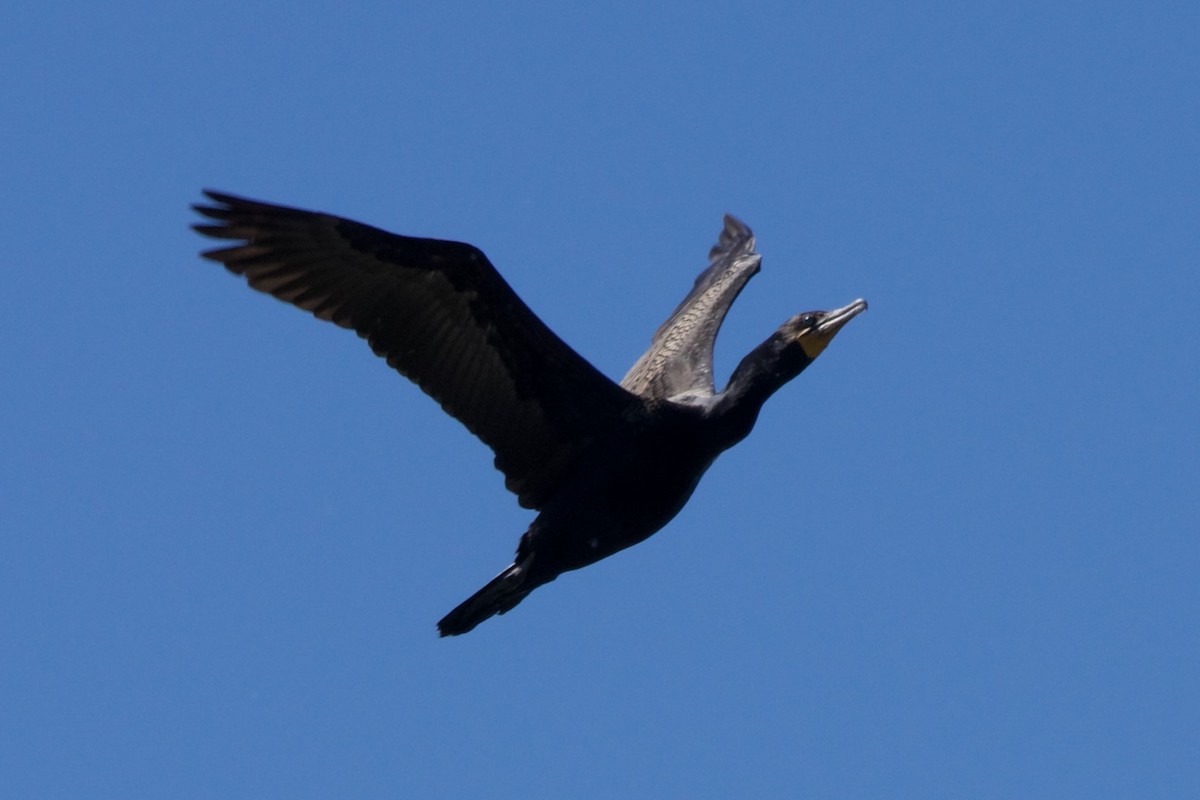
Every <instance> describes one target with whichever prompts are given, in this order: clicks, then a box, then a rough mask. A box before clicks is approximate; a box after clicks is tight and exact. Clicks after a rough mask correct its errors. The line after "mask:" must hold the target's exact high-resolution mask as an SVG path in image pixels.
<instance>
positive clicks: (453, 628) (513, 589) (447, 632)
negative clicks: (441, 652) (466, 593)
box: [437, 563, 538, 636]
mask: <svg viewBox="0 0 1200 800" xmlns="http://www.w3.org/2000/svg"><path fill="white" fill-rule="evenodd" d="M527 574H528V573H527V572H526V569H525V566H523V565H520V564H516V563H514V564H512V565H511V566H509V567H508V569H506V570H504V571H503V572H501V573H500V574H499V575H497V576H496V577H494V578H492V579H491V580H490V581H488V583H487V585H486V586H484V587H483V588H482V589H480V590H479V591H478V592H476V593H475V594H473V595H471V596H470V597H468V598H467V599H466V600H464V601H463V602H462V603H460V604H459V605H458V607H457V608H455V609H454V610H453V611H451V612H450V613H449V614H447V615H446V616H444V617H442V619H441V621H440V622H439V623H438V625H437V626H438V633H440V634H441V635H442V636H458V635H460V634H464V633H466V632H467V631H470V630H471V629H473V628H474V627H475V626H476V625H478V624H479V623H481V622H483V621H484V620H485V619H488V618H490V617H492V616H494V615H496V614H503V613H504V612H506V611H509V610H510V609H512V608H513V607H514V606H516V604H517V603H519V602H521V601H522V600H524V599H525V596H526V595H527V594H529V593H530V592H532V591H533V590H534V589H536V588H537V586H538V585H537V584H533V585H526V580H525V578H526V577H527Z"/></svg>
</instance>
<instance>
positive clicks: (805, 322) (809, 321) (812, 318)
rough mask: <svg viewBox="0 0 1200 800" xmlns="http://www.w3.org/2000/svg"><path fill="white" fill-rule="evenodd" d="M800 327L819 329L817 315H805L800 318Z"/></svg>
mask: <svg viewBox="0 0 1200 800" xmlns="http://www.w3.org/2000/svg"><path fill="white" fill-rule="evenodd" d="M800 325H801V327H804V328H815V327H817V315H816V314H805V315H804V316H803V317H801V318H800Z"/></svg>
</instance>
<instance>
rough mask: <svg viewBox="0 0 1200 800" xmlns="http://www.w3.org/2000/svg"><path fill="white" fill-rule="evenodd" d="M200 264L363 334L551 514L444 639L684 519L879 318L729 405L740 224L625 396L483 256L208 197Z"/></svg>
mask: <svg viewBox="0 0 1200 800" xmlns="http://www.w3.org/2000/svg"><path fill="white" fill-rule="evenodd" d="M205 194H206V195H207V196H208V198H209V199H210V200H211V201H212V203H213V204H212V205H195V206H193V208H195V210H196V211H198V212H199V213H200V214H202V215H203V216H205V217H208V218H209V220H212V221H214V222H205V223H203V224H196V225H195V226H194V227H195V229H196V230H197V231H199V232H200V233H202V234H204V235H206V236H211V237H214V238H217V239H229V240H233V241H234V242H236V244H234V245H233V246H231V247H224V248H221V249H217V250H209V251H207V252H205V253H204V254H203V255H204V256H205V257H206V258H209V259H211V260H213V261H217V262H219V263H221V264H224V265H225V267H226V268H227V269H228V270H229V271H230V272H233V273H235V274H238V275H243V276H245V278H246V279H247V281H248V282H249V284H250V286H251V287H253V288H255V289H257V290H259V291H261V292H266V293H268V294H271V295H274V296H275V297H277V298H279V299H280V300H285V301H287V302H289V303H291V304H292V305H295V306H298V307H299V308H302V309H304V310H306V311H308V312H310V313H311V314H313V315H314V316H316V317H317V318H318V319H323V320H328V321H330V322H333V323H335V324H337V325H340V326H341V327H343V328H351V329H353V330H354V331H356V332H357V333H358V335H359V336H361V337H363V338H364V339H366V340H367V343H368V344H369V345H370V346H371V349H372V350H373V351H374V352H375V354H376V355H378V356H381V357H382V358H385V359H387V363H388V364H389V365H391V366H392V367H393V368H394V369H396V370H397V371H399V372H400V374H401V375H404V376H405V377H407V378H409V379H410V380H412V381H414V382H415V383H416V384H417V385H418V386H420V387H421V389H422V390H424V391H425V392H426V393H427V394H429V395H430V396H431V397H433V399H435V400H437V401H438V403H440V404H441V406H442V408H443V409H445V410H446V412H447V413H449V414H450V415H451V416H453V417H455V418H456V419H458V420H459V421H460V422H462V423H463V424H464V425H465V426H466V427H467V429H468V430H470V431H471V432H472V433H474V434H475V435H476V436H478V437H479V438H480V439H482V440H483V441H484V442H485V443H486V444H487V445H488V446H489V447H491V449H492V450H493V451H494V453H495V464H496V468H497V469H499V470H500V471H501V472H502V473H504V476H505V485H506V486H507V487H508V489H509V490H510V491H512V492H513V493H515V494H516V495H517V499H518V502H520V504H521V505H522V506H524V507H525V508H530V509H535V510H537V511H538V512H539V514H538V516H537V518H536V519H534V521H533V523H532V524H531V525H530V526H529V529H528V530H527V531H525V533H524V534H523V535H522V536H521V539H520V542H519V544H518V545H517V553H516V558H515V559H514V560H513V563H512V564H511V565H510V566H508V567H507V568H505V569H504V571H503V572H501V573H500V574H499V575H497V576H496V577H495V578H493V579H492V580H491V581H490V582H489V583H488V584H487V585H486V586H484V587H483V588H482V589H480V590H479V591H478V592H476V593H475V594H474V595H472V596H471V597H470V598H468V599H467V600H466V601H464V602H463V603H462V604H461V605H459V606H458V607H457V608H455V609H454V610H453V611H451V612H450V613H449V614H447V615H446V616H445V617H444V618H443V619H442V620H441V621H440V622H438V631H439V632H440V633H441V635H442V636H453V635H457V634H462V633H466V632H467V631H470V630H471V629H472V628H474V627H475V626H476V625H478V624H479V623H481V622H483V621H484V620H486V619H488V618H489V617H491V616H492V615H494V614H503V613H505V612H506V611H509V610H511V609H512V608H513V607H514V606H516V605H517V604H518V603H520V602H521V601H522V600H523V599H525V596H526V595H528V594H529V593H530V592H531V591H533V590H534V589H536V588H537V587H539V586H541V585H543V584H545V583H549V582H550V581H552V580H554V579H555V578H557V577H558V576H559V575H561V574H562V573H564V572H567V571H569V570H573V569H579V568H580V567H584V566H587V565H588V564H592V563H595V562H596V561H599V560H600V559H602V558H605V557H607V556H610V555H612V554H613V553H615V552H617V551H618V550H623V549H624V548H626V547H629V546H630V545H633V544H637V543H638V542H640V541H642V540H644V539H646V538H647V537H649V536H650V535H651V534H653V533H655V532H656V531H658V530H659V529H660V528H662V527H663V526H664V525H666V524H667V522H669V521H670V520H671V518H673V517H674V516H675V515H676V514H677V513H678V512H679V510H680V509H681V508H683V505H684V503H686V502H687V500H688V498H689V497H690V496H691V494H692V491H693V490H694V489H695V488H696V484H697V483H698V482H699V480H700V476H702V475H703V474H704V471H705V470H707V469H708V467H709V465H711V464H712V462H713V460H714V459H716V457H717V456H718V455H719V454H720V453H721V452H722V451H724V450H726V449H728V448H729V447H732V446H733V445H735V444H737V443H738V442H739V441H741V440H742V439H743V438H745V437H746V435H747V434H749V433H750V429H751V428H752V427H753V426H754V422H755V420H756V419H757V418H758V412H759V410H760V409H761V408H762V405H763V403H764V402H765V401H766V399H767V398H768V397H770V396H771V395H772V394H773V393H774V392H775V391H776V390H777V389H779V387H781V386H783V384H785V383H787V382H788V381H790V380H791V379H792V378H794V377H796V376H797V375H799V374H800V373H801V372H802V371H803V370H804V369H805V368H806V367H807V366H808V365H809V364H811V363H812V362H813V360H814V359H815V358H816V357H817V356H818V355H820V353H821V352H822V351H823V350H824V349H825V347H826V345H828V344H829V342H830V340H832V339H833V337H834V336H835V335H836V334H837V332H838V331H839V330H841V328H842V326H843V325H845V324H846V323H847V322H849V321H850V320H851V319H852V318H853V317H855V316H856V315H858V314H860V313H862V312H863V311H865V310H866V308H867V304H866V301H864V300H861V299H860V300H855V301H854V302H852V303H850V304H849V305H846V306H843V307H842V308H838V309H835V310H833V311H810V312H806V313H803V314H797V315H796V316H794V317H792V318H791V319H789V320H788V321H787V322H785V323H783V325H782V326H781V327H780V328H779V330H777V331H775V333H773V334H771V336H770V337H769V338H768V339H767V340H766V341H765V342H763V343H762V344H760V345H759V346H758V347H756V348H754V349H753V350H752V351H750V353H749V355H747V356H746V357H745V358H743V359H742V361H741V363H740V364H738V366H737V368H736V369H734V371H733V374H732V376H731V377H730V379H729V383H728V385H727V386H726V387H725V388H724V389H723V390H722V391H720V392H717V391H715V387H714V385H713V371H712V361H713V342H714V340H715V339H716V337H717V331H718V329H719V328H720V327H721V323H722V321H723V320H724V319H725V314H726V312H728V311H729V307H730V305H731V304H732V303H733V301H734V299H735V298H736V297H737V296H738V293H739V292H741V290H742V287H743V286H745V285H746V281H748V280H749V279H750V278H751V277H752V276H753V275H754V274H755V273H756V272H758V270H759V264H760V261H761V259H762V257H761V256H760V255H759V254H758V253H757V252H755V249H754V236H753V234H752V233H751V232H750V229H749V228H748V227H746V226H745V225H744V224H742V223H741V222H740V221H738V220H737V219H735V218H733V217H731V216H726V217H725V226H724V229H723V230H722V231H721V235H720V238H719V240H718V242H717V244H716V246H714V247H713V248H712V250H711V251H710V252H709V266H708V268H707V269H705V270H704V271H703V272H702V273H701V274H700V276H699V277H698V278H697V279H696V282H695V285H694V286H693V287H692V290H691V291H690V292H689V293H688V295H687V297H685V298H684V300H683V302H682V303H680V304H679V307H678V308H676V309H675V311H674V313H672V314H671V316H670V317H669V318H668V319H667V321H666V322H664V323H663V325H662V326H661V327H660V328H659V329H658V330H657V331H656V332H655V334H654V338H653V340H652V342H651V345H650V349H649V350H647V351H646V352H645V354H644V355H642V357H641V358H639V359H638V361H637V363H635V364H634V365H633V368H632V369H630V370H629V374H627V375H626V376H625V378H624V380H622V381H621V383H620V384H619V385H618V384H616V383H614V382H613V381H611V380H609V379H608V378H607V377H605V376H604V375H603V374H601V373H600V372H599V371H598V370H597V369H596V368H595V367H593V366H592V365H591V364H590V363H588V362H587V361H586V360H584V358H583V357H581V356H580V355H579V354H578V353H576V352H575V351H574V350H572V349H571V348H570V347H569V346H568V345H567V344H566V343H565V342H563V341H562V340H561V339H560V338H559V337H558V336H556V335H555V334H554V332H553V331H551V330H550V329H549V328H548V327H546V325H545V324H544V323H543V322H542V321H541V320H540V319H538V317H537V316H536V315H535V314H534V313H533V312H532V311H530V310H529V308H528V307H527V306H526V305H525V303H523V302H522V301H521V299H520V298H519V297H518V296H517V295H516V293H515V292H514V291H513V290H512V289H511V288H510V287H509V285H508V284H507V283H506V282H505V281H504V279H503V278H502V277H500V274H499V273H498V272H497V271H496V269H495V268H494V267H493V266H492V265H491V264H490V263H489V262H488V260H487V257H486V256H484V254H483V253H482V252H481V251H480V250H479V249H478V248H476V247H473V246H471V245H469V244H462V243H459V242H450V241H441V240H436V239H421V238H413V237H408V236H398V235H395V234H391V233H387V232H385V231H382V230H379V229H377V228H372V227H369V226H367V225H363V224H361V223H358V222H352V221H350V220H347V219H342V218H340V217H335V216H331V215H328V214H320V213H315V212H311V211H303V210H300V209H295V208H288V207H285V206H278V205H271V204H268V203H261V202H255V201H252V200H247V199H244V198H241V197H235V196H233V195H229V194H221V193H218V192H212V191H206V192H205Z"/></svg>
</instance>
